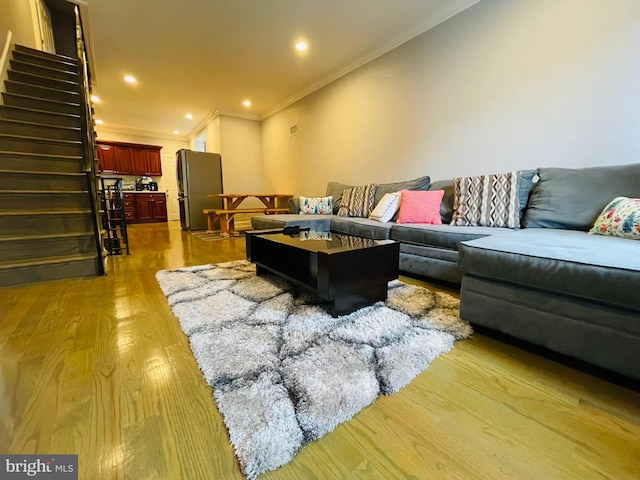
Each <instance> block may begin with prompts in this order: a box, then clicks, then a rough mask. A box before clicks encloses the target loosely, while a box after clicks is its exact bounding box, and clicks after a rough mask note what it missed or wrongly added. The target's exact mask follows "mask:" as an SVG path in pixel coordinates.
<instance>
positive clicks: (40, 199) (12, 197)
mask: <svg viewBox="0 0 640 480" xmlns="http://www.w3.org/2000/svg"><path fill="white" fill-rule="evenodd" d="M90 208H91V206H90V204H89V194H88V193H86V192H80V193H37V194H36V193H32V194H29V193H5V192H1V191H0V212H28V211H35V212H55V211H57V210H62V211H64V210H88V209H90Z"/></svg>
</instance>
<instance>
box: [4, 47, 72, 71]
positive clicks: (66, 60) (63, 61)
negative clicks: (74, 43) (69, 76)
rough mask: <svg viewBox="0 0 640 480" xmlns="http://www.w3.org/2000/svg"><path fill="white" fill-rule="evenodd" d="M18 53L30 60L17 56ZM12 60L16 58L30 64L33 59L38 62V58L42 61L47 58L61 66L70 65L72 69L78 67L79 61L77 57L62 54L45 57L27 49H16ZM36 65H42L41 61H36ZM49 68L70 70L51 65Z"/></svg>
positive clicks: (48, 60)
mask: <svg viewBox="0 0 640 480" xmlns="http://www.w3.org/2000/svg"><path fill="white" fill-rule="evenodd" d="M16 53H17V54H18V56H20V57H27V59H28V60H24V59H21V58H16V55H15V54H16ZM44 53H47V52H44ZM54 55H55V54H54ZM12 60H16V61H18V62H23V63H29V64H31V63H32V62H33V61H35V62H37V61H38V60H40V61H42V60H45V61H47V62H50V63H53V64H57V65H60V66H61V67H70V68H72V69H74V68H75V69H77V68H78V61H77V60H76V59H74V58H71V57H64V56H62V55H60V56H56V57H54V58H51V57H45V56H43V55H36V54H34V53H32V52H25V51H21V50H14V54H13V57H12ZM34 65H38V66H42V65H41V64H39V63H35V64H34ZM44 66H45V67H46V66H47V65H44ZM49 68H51V69H54V70H60V71H64V72H68V71H69V70H61V69H59V68H54V67H49Z"/></svg>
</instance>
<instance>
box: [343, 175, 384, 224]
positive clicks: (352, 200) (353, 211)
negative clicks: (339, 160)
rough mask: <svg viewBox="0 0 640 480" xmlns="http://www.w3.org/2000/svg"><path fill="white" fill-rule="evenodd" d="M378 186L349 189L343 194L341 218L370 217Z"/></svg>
mask: <svg viewBox="0 0 640 480" xmlns="http://www.w3.org/2000/svg"><path fill="white" fill-rule="evenodd" d="M376 188H377V185H376V184H374V183H372V184H371V185H363V186H362V187H353V188H348V189H346V190H345V191H344V192H342V200H341V202H340V210H338V216H339V217H368V216H369V214H370V213H371V210H373V207H374V205H375V198H376Z"/></svg>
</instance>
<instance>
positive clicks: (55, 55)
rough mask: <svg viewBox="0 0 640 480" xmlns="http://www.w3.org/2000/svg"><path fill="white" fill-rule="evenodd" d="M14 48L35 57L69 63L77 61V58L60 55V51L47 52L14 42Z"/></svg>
mask: <svg viewBox="0 0 640 480" xmlns="http://www.w3.org/2000/svg"><path fill="white" fill-rule="evenodd" d="M15 49H16V50H17V51H18V52H21V53H28V54H29V55H33V56H36V57H43V58H50V59H52V60H62V61H64V62H70V63H74V62H75V63H78V59H76V58H73V57H69V56H68V55H62V54H60V53H49V52H44V51H42V50H38V49H37V48H31V47H27V46H25V45H20V44H16V45H15Z"/></svg>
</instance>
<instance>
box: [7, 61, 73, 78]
mask: <svg viewBox="0 0 640 480" xmlns="http://www.w3.org/2000/svg"><path fill="white" fill-rule="evenodd" d="M63 63H64V62H63ZM10 64H11V69H12V70H14V71H16V72H24V70H22V69H21V68H15V66H14V64H20V65H21V66H22V65H24V66H26V68H27V69H28V68H42V69H44V70H49V71H51V72H55V73H64V74H65V75H67V76H69V77H73V78H75V77H77V76H78V72H74V71H69V70H60V69H57V68H51V67H48V66H47V65H40V64H39V63H29V62H27V61H25V60H19V59H15V58H12V59H11V61H10ZM76 67H77V66H76ZM25 73H29V72H28V71H27V72H25ZM41 76H42V75H41ZM44 78H48V79H50V80H57V77H48V76H45V77H44Z"/></svg>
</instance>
